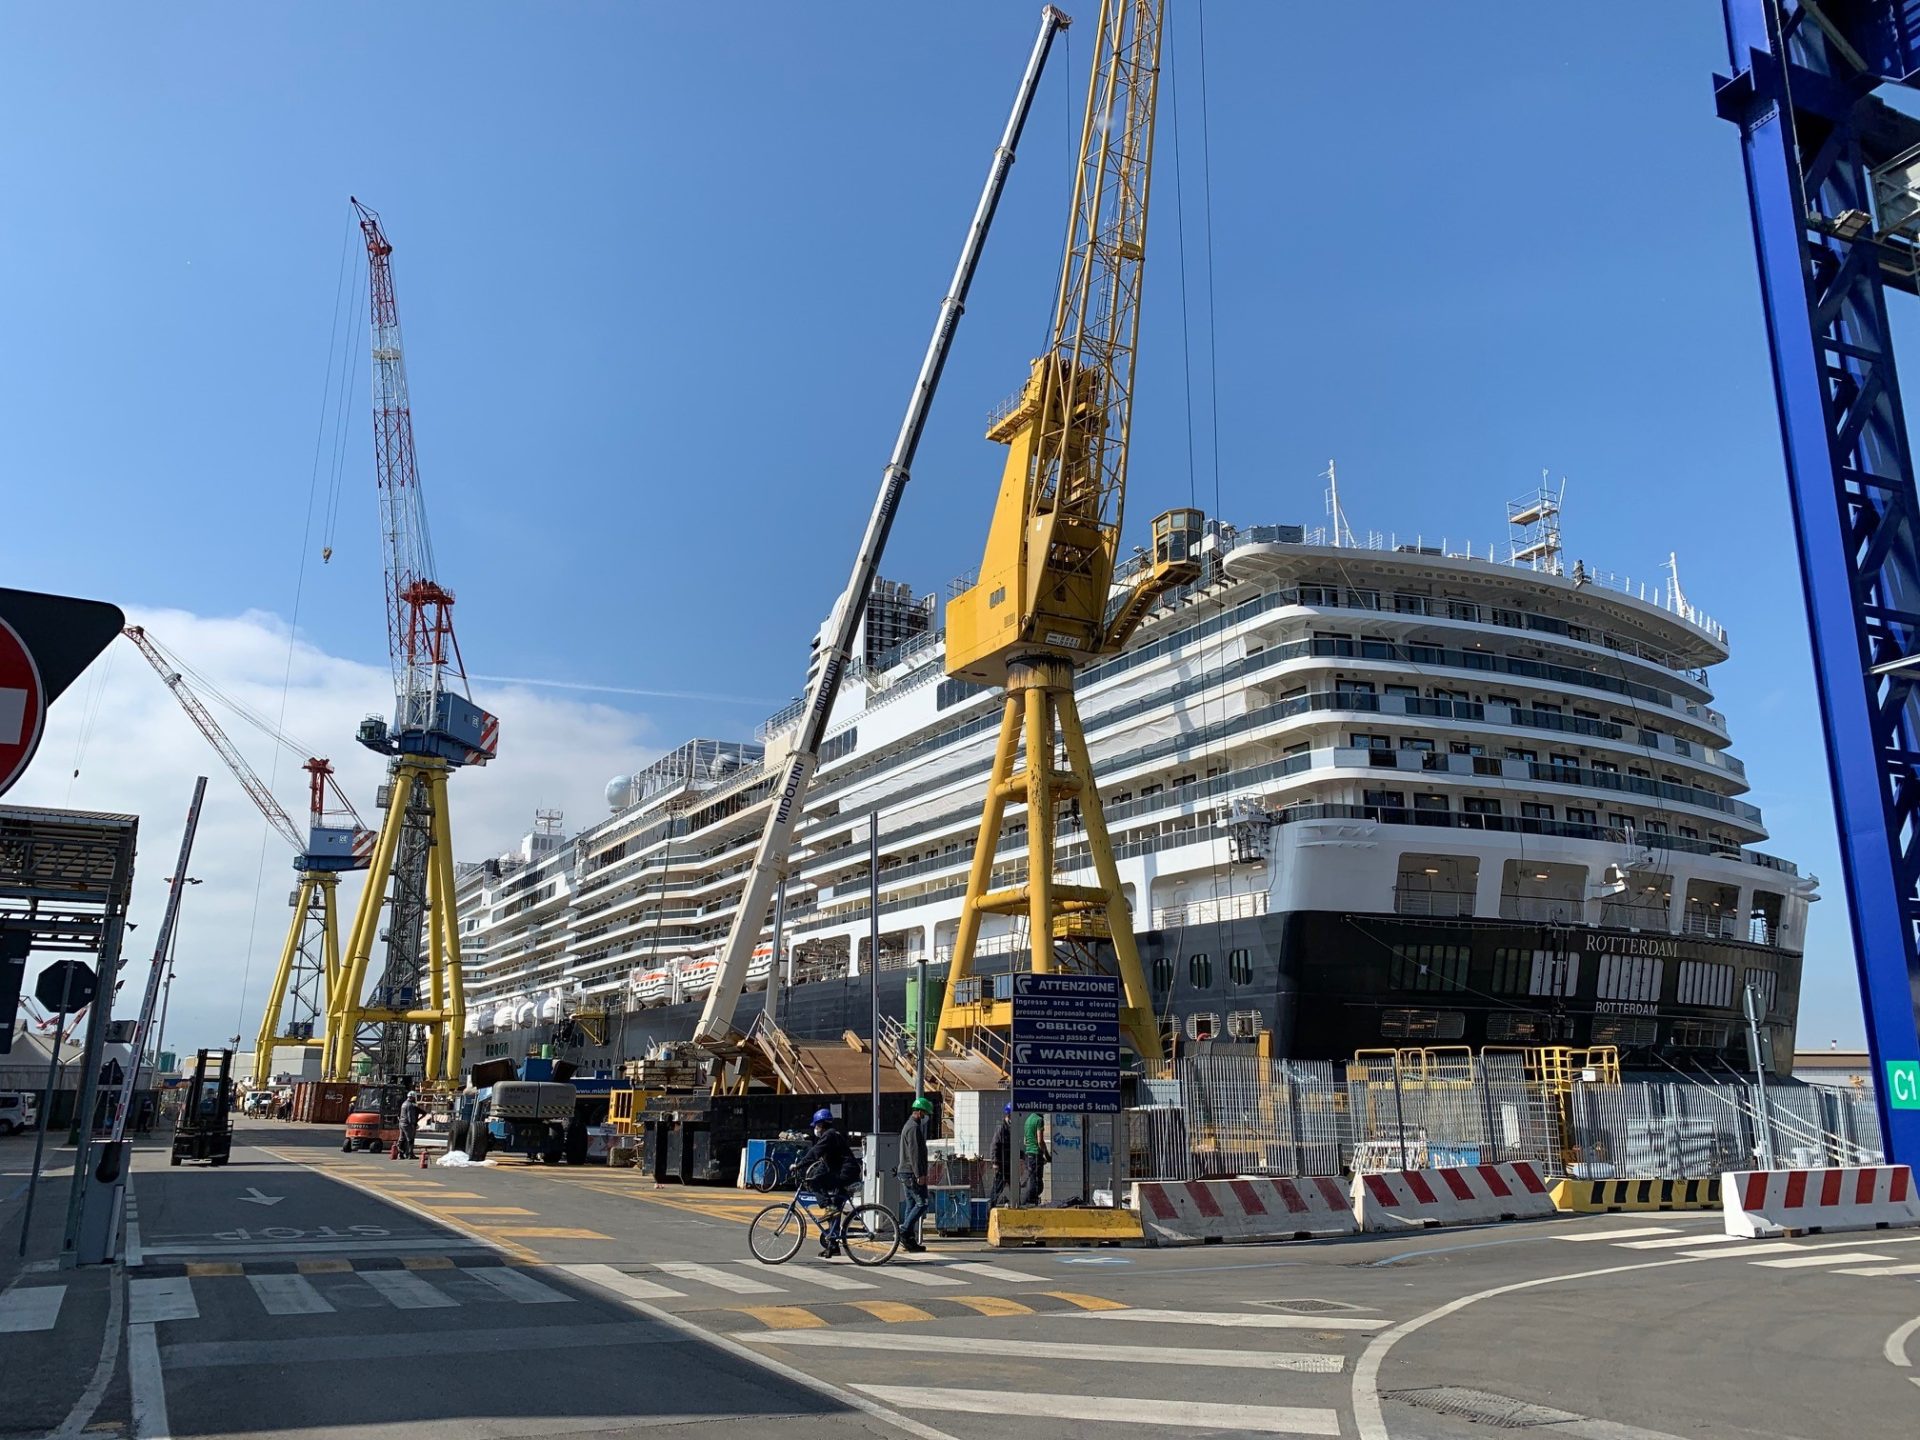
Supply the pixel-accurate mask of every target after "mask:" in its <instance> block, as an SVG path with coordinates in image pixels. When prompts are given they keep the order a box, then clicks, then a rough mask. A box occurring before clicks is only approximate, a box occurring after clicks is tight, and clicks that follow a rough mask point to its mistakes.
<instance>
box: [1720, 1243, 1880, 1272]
mask: <svg viewBox="0 0 1920 1440" xmlns="http://www.w3.org/2000/svg"><path fill="white" fill-rule="evenodd" d="M1891 1258H1892V1257H1891V1256H1888V1255H1873V1254H1869V1253H1868V1252H1867V1251H1865V1250H1841V1249H1839V1248H1837V1247H1835V1246H1828V1247H1827V1248H1826V1249H1825V1250H1815V1251H1813V1252H1812V1253H1810V1254H1806V1255H1796V1256H1794V1257H1793V1258H1791V1259H1788V1260H1756V1261H1754V1262H1753V1263H1754V1264H1756V1265H1764V1266H1766V1267H1767V1268H1768V1269H1769V1270H1801V1269H1804V1268H1806V1267H1807V1266H1810V1265H1870V1264H1872V1263H1873V1262H1874V1261H1876V1260H1888V1259H1891Z"/></svg>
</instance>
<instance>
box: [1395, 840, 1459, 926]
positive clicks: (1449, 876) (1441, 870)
mask: <svg viewBox="0 0 1920 1440" xmlns="http://www.w3.org/2000/svg"><path fill="white" fill-rule="evenodd" d="M1479 891H1480V861H1479V858H1478V857H1477V856H1472V855H1427V854H1422V853H1420V852H1418V851H1412V850H1410V851H1408V852H1407V853H1405V854H1404V855H1402V856H1401V857H1400V872H1399V874H1398V875H1397V876H1396V877H1395V878H1394V882H1393V910H1394V913H1395V914H1396V915H1434V916H1444V917H1447V918H1453V917H1456V916H1461V915H1471V914H1473V907H1474V901H1475V899H1476V898H1477V897H1478V895H1479Z"/></svg>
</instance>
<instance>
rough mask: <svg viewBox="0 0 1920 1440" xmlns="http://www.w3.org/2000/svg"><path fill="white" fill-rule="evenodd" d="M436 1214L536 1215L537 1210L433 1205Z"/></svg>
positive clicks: (512, 1206) (507, 1206)
mask: <svg viewBox="0 0 1920 1440" xmlns="http://www.w3.org/2000/svg"><path fill="white" fill-rule="evenodd" d="M433 1213H434V1214H436V1215H537V1214H539V1213H540V1212H539V1211H537V1210H526V1209H523V1208H521V1207H520V1206H518V1205H435V1206H434V1207H433Z"/></svg>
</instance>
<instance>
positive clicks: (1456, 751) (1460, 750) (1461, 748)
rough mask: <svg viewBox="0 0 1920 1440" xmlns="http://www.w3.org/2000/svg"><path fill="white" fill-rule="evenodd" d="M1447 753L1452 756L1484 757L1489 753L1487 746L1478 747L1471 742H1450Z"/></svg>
mask: <svg viewBox="0 0 1920 1440" xmlns="http://www.w3.org/2000/svg"><path fill="white" fill-rule="evenodd" d="M1447 751H1448V753H1449V754H1452V755H1473V756H1483V755H1485V754H1486V753H1487V749H1486V746H1484V745H1476V744H1474V743H1473V741H1471V740H1449V741H1448V742H1447Z"/></svg>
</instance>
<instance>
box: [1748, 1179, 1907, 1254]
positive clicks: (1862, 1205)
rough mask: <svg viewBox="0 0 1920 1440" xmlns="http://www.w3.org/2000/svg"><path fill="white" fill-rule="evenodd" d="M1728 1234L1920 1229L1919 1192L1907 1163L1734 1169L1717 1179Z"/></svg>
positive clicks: (1755, 1235)
mask: <svg viewBox="0 0 1920 1440" xmlns="http://www.w3.org/2000/svg"><path fill="white" fill-rule="evenodd" d="M1720 1204H1721V1208H1722V1209H1723V1210H1724V1211H1725V1214H1726V1222H1727V1234H1729V1235H1738V1236H1740V1237H1741V1238H1743V1239H1753V1238H1756V1237H1759V1236H1762V1235H1791V1234H1800V1233H1810V1234H1818V1233H1820V1232H1822V1231H1828V1230H1886V1229H1891V1228H1895V1227H1900V1226H1909V1225H1920V1194H1916V1193H1915V1191H1914V1186H1913V1172H1912V1171H1911V1170H1909V1169H1908V1168H1907V1167H1906V1166H1905V1165H1860V1166H1847V1167H1840V1168H1834V1169H1829V1170H1736V1171H1733V1172H1731V1173H1729V1174H1725V1175H1722V1176H1721V1177H1720Z"/></svg>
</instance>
